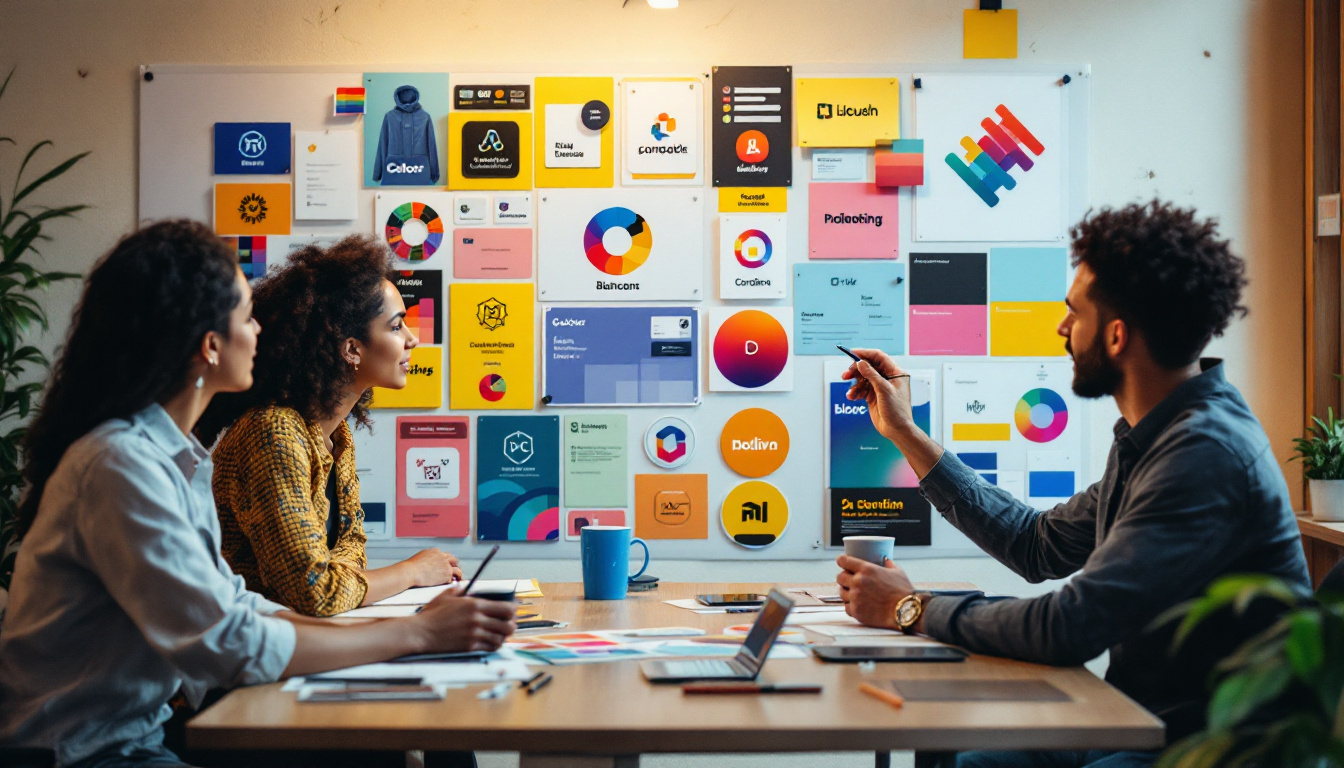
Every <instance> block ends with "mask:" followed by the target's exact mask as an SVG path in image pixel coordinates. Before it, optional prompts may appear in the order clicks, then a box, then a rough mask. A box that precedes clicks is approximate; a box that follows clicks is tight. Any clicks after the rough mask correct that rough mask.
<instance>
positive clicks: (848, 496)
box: [830, 488, 933, 547]
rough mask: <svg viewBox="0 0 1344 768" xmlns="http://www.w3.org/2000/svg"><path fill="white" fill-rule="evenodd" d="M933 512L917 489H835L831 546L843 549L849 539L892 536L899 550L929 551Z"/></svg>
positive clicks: (832, 492)
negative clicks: (851, 537)
mask: <svg viewBox="0 0 1344 768" xmlns="http://www.w3.org/2000/svg"><path fill="white" fill-rule="evenodd" d="M931 509H932V508H931V507H930V505H929V502H928V500H927V499H925V498H924V497H923V496H920V495H919V489H918V488H832V489H831V526H830V528H831V543H830V546H832V547H840V546H844V543H845V541H844V539H845V537H846V536H891V537H893V538H895V539H896V546H898V547H927V546H929V545H930V544H932V543H933V531H932V528H931V524H932V523H931V520H930V510H931Z"/></svg>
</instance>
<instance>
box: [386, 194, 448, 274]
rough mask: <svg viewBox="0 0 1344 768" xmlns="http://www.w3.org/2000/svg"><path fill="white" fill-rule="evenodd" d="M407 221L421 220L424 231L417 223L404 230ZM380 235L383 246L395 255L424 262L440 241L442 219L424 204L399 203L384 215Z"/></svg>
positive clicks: (431, 254)
mask: <svg viewBox="0 0 1344 768" xmlns="http://www.w3.org/2000/svg"><path fill="white" fill-rule="evenodd" d="M411 221H417V222H421V223H423V225H424V231H423V232H421V231H420V227H419V226H418V225H417V226H415V227H413V228H411V229H412V231H407V227H406V224H407V223H408V222H411ZM383 234H384V236H385V237H386V239H387V246H388V247H389V248H391V249H392V252H393V253H395V254H397V256H398V257H399V258H402V259H406V260H407V261H424V260H425V259H428V258H429V257H430V256H433V255H434V252H435V251H437V250H439V246H440V245H441V244H442V243H443V219H441V218H439V214H438V213H437V212H436V211H435V210H434V209H433V208H430V207H429V206H428V205H425V204H424V203H415V202H411V203H402V204H401V205H399V206H397V207H396V209H395V210H393V211H392V215H390V216H388V217H387V225H386V227H385V228H384V230H383Z"/></svg>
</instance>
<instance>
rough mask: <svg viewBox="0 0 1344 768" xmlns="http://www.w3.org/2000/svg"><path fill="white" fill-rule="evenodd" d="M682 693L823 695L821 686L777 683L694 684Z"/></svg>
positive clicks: (682, 689)
mask: <svg viewBox="0 0 1344 768" xmlns="http://www.w3.org/2000/svg"><path fill="white" fill-rule="evenodd" d="M681 692H682V693H821V686H820V685H810V684H807V683H776V684H774V685H751V684H742V685H722V684H718V683H692V684H690V685H683V686H681Z"/></svg>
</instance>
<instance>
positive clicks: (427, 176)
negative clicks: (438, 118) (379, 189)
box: [373, 85, 439, 185]
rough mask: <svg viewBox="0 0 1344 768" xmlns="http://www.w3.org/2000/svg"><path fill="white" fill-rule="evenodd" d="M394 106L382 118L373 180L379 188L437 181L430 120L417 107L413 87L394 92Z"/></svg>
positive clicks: (431, 122) (436, 152) (401, 88)
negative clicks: (381, 186) (380, 185)
mask: <svg viewBox="0 0 1344 768" xmlns="http://www.w3.org/2000/svg"><path fill="white" fill-rule="evenodd" d="M394 99H395V101H396V104H397V105H396V106H395V107H393V108H392V109H390V110H388V111H387V114H386V115H383V127H382V129H381V130H380V131H379V133H378V155H377V157H376V158H375V160H374V167H373V180H374V181H376V182H379V183H380V184H383V185H425V184H437V183H438V181H439V150H438V145H437V144H436V143H435V141H434V119H433V118H432V117H431V116H430V115H429V113H428V112H426V111H425V110H424V108H422V107H421V106H420V91H418V90H417V89H416V88H415V87H414V86H411V85H403V86H401V87H400V88H397V92H396V95H395V97H394Z"/></svg>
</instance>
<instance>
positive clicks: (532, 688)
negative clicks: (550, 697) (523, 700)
mask: <svg viewBox="0 0 1344 768" xmlns="http://www.w3.org/2000/svg"><path fill="white" fill-rule="evenodd" d="M554 679H555V677H554V676H553V675H546V676H545V677H543V678H541V679H540V680H538V681H537V682H535V683H532V684H531V685H529V686H527V695H528V696H531V695H532V694H534V693H536V692H537V691H540V690H541V689H542V688H545V687H546V685H547V684H548V683H550V682H551V681H552V680H554Z"/></svg>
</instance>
